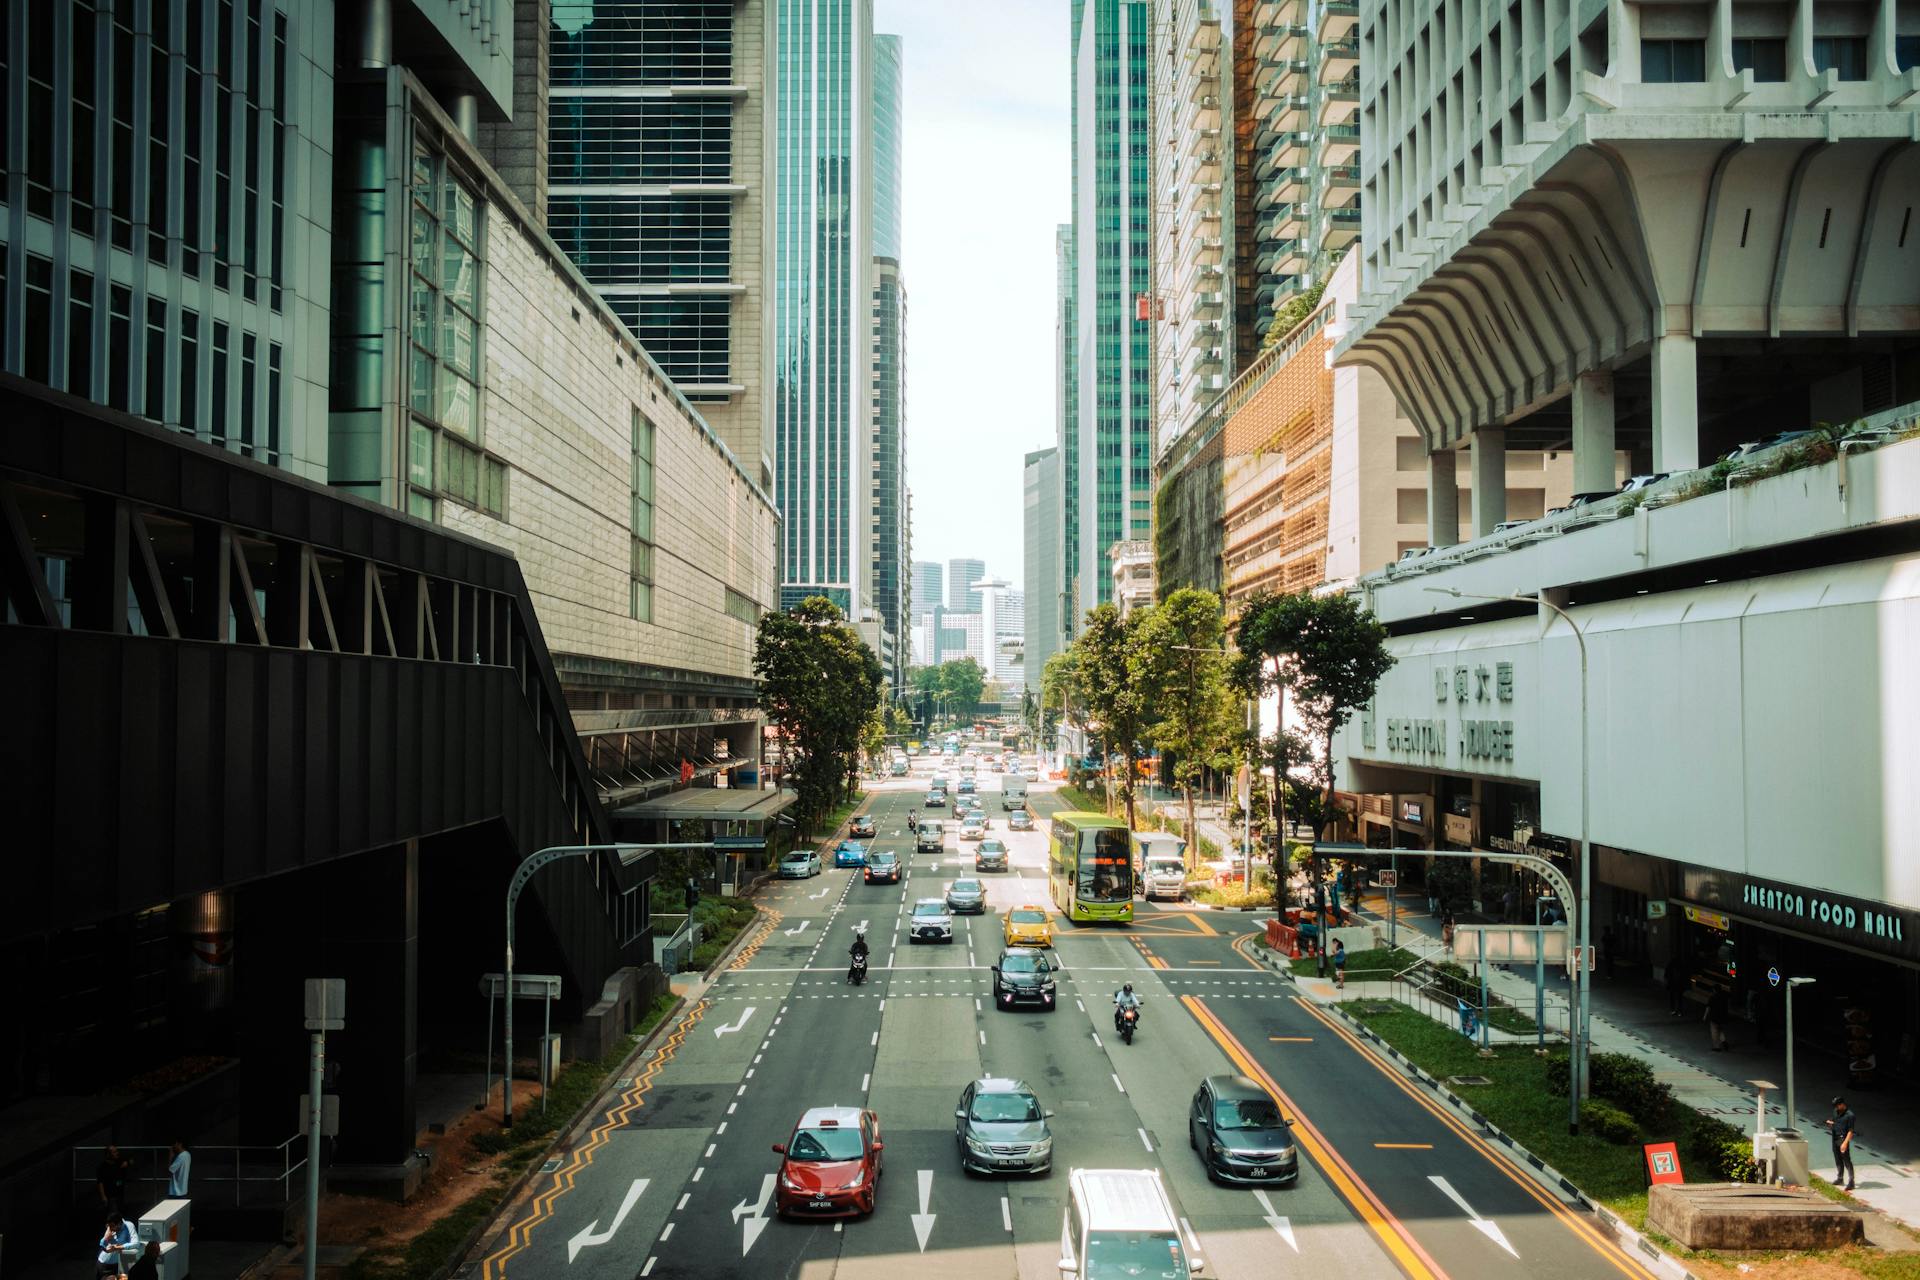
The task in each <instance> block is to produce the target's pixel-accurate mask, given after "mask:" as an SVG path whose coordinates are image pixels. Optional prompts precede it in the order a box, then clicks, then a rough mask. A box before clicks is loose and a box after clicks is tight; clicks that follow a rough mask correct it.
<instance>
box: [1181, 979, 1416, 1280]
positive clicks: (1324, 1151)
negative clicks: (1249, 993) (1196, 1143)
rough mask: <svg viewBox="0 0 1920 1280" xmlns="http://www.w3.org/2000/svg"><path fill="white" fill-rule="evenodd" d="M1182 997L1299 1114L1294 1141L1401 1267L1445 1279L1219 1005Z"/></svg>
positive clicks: (1242, 1065) (1246, 1068) (1249, 1071)
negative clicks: (1216, 1010) (1219, 1014)
mask: <svg viewBox="0 0 1920 1280" xmlns="http://www.w3.org/2000/svg"><path fill="white" fill-rule="evenodd" d="M1180 1003H1181V1004H1183V1005H1185V1006H1186V1007H1187V1012H1188V1013H1191V1014H1192V1015H1193V1017H1194V1020H1195V1021H1196V1022H1198V1023H1199V1024H1200V1026H1201V1027H1202V1029H1204V1030H1205V1031H1206V1033H1207V1034H1208V1035H1210V1036H1212V1037H1213V1040H1214V1043H1216V1044H1218V1045H1219V1046H1220V1047H1221V1048H1222V1049H1224V1050H1225V1051H1226V1054H1227V1057H1228V1058H1230V1059H1231V1060H1232V1061H1233V1064H1234V1066H1236V1067H1238V1068H1239V1069H1240V1071H1241V1072H1242V1073H1243V1074H1245V1075H1249V1076H1252V1077H1253V1078H1254V1079H1255V1080H1258V1081H1259V1082H1260V1084H1261V1085H1262V1086H1263V1087H1264V1088H1265V1089H1266V1091H1267V1092H1268V1093H1270V1094H1272V1095H1273V1098H1274V1101H1276V1102H1278V1103H1279V1104H1280V1105H1281V1106H1282V1107H1284V1108H1285V1111H1286V1114H1287V1115H1288V1116H1289V1117H1290V1118H1291V1119H1292V1120H1293V1125H1294V1141H1295V1142H1297V1143H1298V1144H1299V1145H1300V1147H1301V1148H1302V1149H1303V1150H1304V1151H1305V1152H1306V1153H1307V1157H1308V1158H1309V1159H1311V1160H1312V1161H1313V1162H1314V1163H1315V1164H1316V1165H1318V1166H1320V1171H1321V1172H1322V1173H1324V1174H1325V1175H1326V1177H1327V1181H1328V1182H1330V1183H1332V1184H1333V1188H1334V1190H1335V1191H1337V1192H1339V1193H1340V1197H1341V1198H1342V1199H1343V1200H1345V1201H1346V1202H1347V1203H1348V1204H1349V1205H1350V1206H1352V1208H1353V1211H1354V1212H1355V1213H1356V1214H1358V1215H1359V1216H1360V1220H1361V1221H1362V1222H1364V1223H1366V1224H1367V1227H1368V1228H1369V1229H1370V1230H1371V1231H1372V1232H1373V1234H1374V1235H1375V1236H1377V1237H1378V1238H1379V1240H1380V1243H1381V1244H1382V1245H1384V1246H1385V1247H1386V1250H1387V1252H1388V1253H1389V1254H1391V1255H1392V1256H1393V1258H1394V1260H1395V1261H1396V1262H1398V1263H1399V1264H1400V1268H1401V1270H1403V1271H1405V1272H1406V1273H1407V1275H1408V1276H1409V1277H1411V1278H1412V1280H1442V1278H1443V1277H1445V1275H1446V1272H1444V1271H1442V1270H1441V1269H1440V1265H1439V1264H1438V1263H1436V1262H1435V1261H1434V1260H1433V1258H1432V1257H1431V1256H1430V1255H1429V1254H1428V1253H1427V1251H1426V1250H1425V1249H1424V1248H1422V1247H1421V1246H1420V1242H1419V1241H1417V1240H1415V1239H1414V1238H1413V1235H1412V1233H1411V1232H1409V1231H1408V1230H1407V1229H1406V1227H1405V1226H1404V1225H1403V1224H1402V1223H1401V1222H1400V1220H1399V1219H1398V1218H1396V1217H1394V1216H1393V1214H1392V1213H1391V1212H1389V1211H1388V1209H1387V1206H1386V1205H1385V1204H1383V1203H1382V1202H1381V1200H1380V1197H1379V1196H1377V1195H1375V1194H1374V1191H1373V1188H1371V1187H1369V1186H1368V1185H1367V1184H1366V1183H1365V1182H1363V1181H1361V1179H1360V1175H1359V1174H1357V1173H1355V1172H1354V1170H1353V1166H1352V1165H1349V1164H1348V1163H1347V1162H1346V1160H1345V1159H1344V1158H1343V1157H1342V1156H1341V1155H1340V1153H1339V1152H1338V1151H1335V1150H1334V1148H1333V1144H1332V1143H1331V1142H1328V1141H1327V1139H1326V1135H1324V1134H1322V1133H1321V1132H1320V1130H1319V1129H1317V1128H1315V1127H1314V1124H1313V1122H1312V1121H1311V1120H1309V1119H1307V1117H1306V1116H1305V1115H1304V1114H1303V1113H1302V1112H1301V1110H1300V1108H1299V1106H1297V1105H1296V1104H1295V1103H1294V1101H1293V1099H1292V1098H1290V1097H1288V1096H1287V1093H1286V1091H1285V1090H1284V1089H1282V1088H1281V1087H1280V1085H1279V1083H1278V1082H1277V1081H1275V1080H1274V1078H1273V1077H1272V1076H1270V1075H1268V1074H1267V1072H1266V1070H1265V1068H1263V1067H1261V1065H1260V1064H1259V1063H1258V1062H1255V1061H1254V1059H1253V1055H1252V1054H1251V1053H1249V1052H1247V1048H1246V1046H1245V1045H1243V1044H1241V1043H1240V1041H1239V1040H1238V1039H1237V1038H1236V1037H1235V1036H1234V1034H1233V1032H1231V1031H1229V1030H1227V1029H1226V1027H1225V1026H1223V1025H1222V1024H1221V1022H1220V1020H1219V1019H1218V1018H1216V1017H1214V1015H1213V1011H1212V1010H1211V1009H1209V1008H1207V1006H1206V1005H1205V1004H1204V1003H1203V1002H1202V1001H1201V1000H1200V999H1199V997H1197V996H1181V997H1180Z"/></svg>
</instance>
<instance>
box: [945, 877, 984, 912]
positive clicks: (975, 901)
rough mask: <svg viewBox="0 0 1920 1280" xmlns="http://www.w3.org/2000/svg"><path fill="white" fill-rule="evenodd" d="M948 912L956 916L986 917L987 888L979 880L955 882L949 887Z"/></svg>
mask: <svg viewBox="0 0 1920 1280" xmlns="http://www.w3.org/2000/svg"><path fill="white" fill-rule="evenodd" d="M947 910H949V911H951V912H953V913H954V914H955V915H963V914H964V915H985V914H986V911H987V887H986V886H985V885H983V884H981V883H980V882H979V881H978V880H955V881H954V882H953V883H952V884H950V885H948V886H947Z"/></svg>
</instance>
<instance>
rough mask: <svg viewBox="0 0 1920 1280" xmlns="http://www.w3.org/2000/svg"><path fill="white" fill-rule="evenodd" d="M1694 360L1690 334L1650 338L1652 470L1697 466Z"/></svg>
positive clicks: (1696, 375)
mask: <svg viewBox="0 0 1920 1280" xmlns="http://www.w3.org/2000/svg"><path fill="white" fill-rule="evenodd" d="M1696 360H1697V357H1696V355H1695V352H1694V345H1693V337H1692V336H1691V335H1690V334H1685V333H1669V334H1664V335H1662V336H1661V337H1658V338H1655V339H1654V341H1653V469H1654V470H1655V471H1691V470H1692V469H1693V468H1695V467H1697V466H1699V465H1700V386H1699V373H1698V366H1697V363H1696ZM1576 465H1577V464H1576Z"/></svg>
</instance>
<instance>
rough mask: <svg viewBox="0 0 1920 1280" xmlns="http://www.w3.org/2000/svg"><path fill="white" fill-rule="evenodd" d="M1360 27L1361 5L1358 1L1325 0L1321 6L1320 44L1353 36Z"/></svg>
mask: <svg viewBox="0 0 1920 1280" xmlns="http://www.w3.org/2000/svg"><path fill="white" fill-rule="evenodd" d="M1359 25H1360V5H1359V4H1358V3H1357V0H1325V2H1324V3H1322V4H1321V6H1320V31H1319V33H1318V34H1319V38H1320V43H1322V44H1325V43H1327V42H1328V41H1329V40H1338V39H1340V37H1342V36H1346V35H1351V34H1353V31H1354V28H1356V27H1358V26H1359Z"/></svg>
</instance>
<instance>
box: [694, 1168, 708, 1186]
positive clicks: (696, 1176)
mask: <svg viewBox="0 0 1920 1280" xmlns="http://www.w3.org/2000/svg"><path fill="white" fill-rule="evenodd" d="M706 1171H707V1166H705V1165H701V1166H700V1167H699V1168H697V1169H695V1170H694V1171H693V1180H694V1181H695V1182H698V1181H700V1178H701V1176H702V1175H703V1174H705V1173H706Z"/></svg>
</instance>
